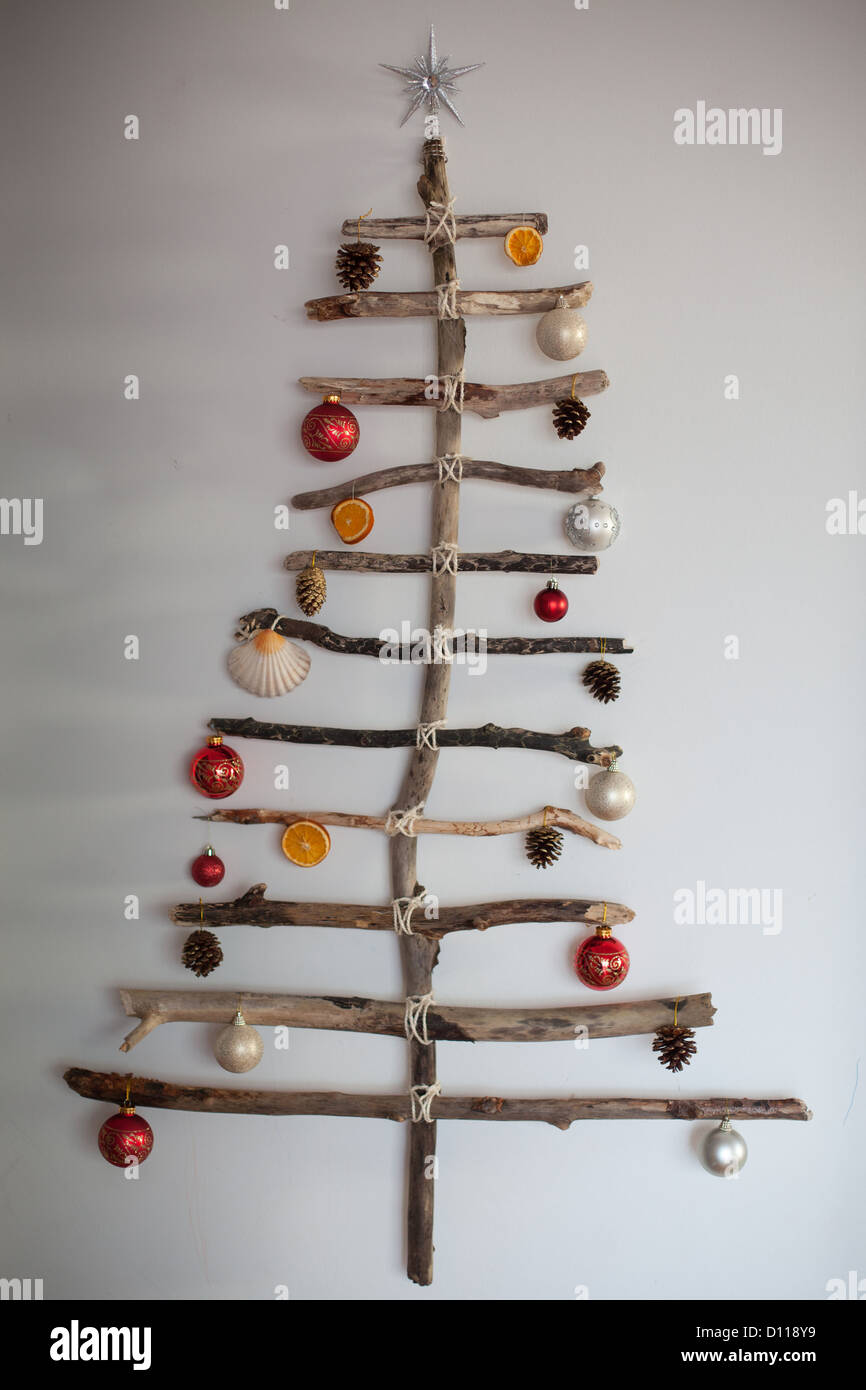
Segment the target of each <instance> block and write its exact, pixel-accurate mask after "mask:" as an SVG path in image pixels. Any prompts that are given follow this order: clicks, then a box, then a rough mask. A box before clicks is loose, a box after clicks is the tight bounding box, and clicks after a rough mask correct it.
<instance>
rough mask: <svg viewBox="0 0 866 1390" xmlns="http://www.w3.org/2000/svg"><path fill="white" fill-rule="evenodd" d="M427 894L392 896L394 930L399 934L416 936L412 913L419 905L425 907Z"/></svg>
mask: <svg viewBox="0 0 866 1390" xmlns="http://www.w3.org/2000/svg"><path fill="white" fill-rule="evenodd" d="M426 898H427V894H426V893H424V892H421V893H417V894H416V895H415V897H414V898H392V899H391V910H392V912H393V914H394V930H395V932H396V933H397V935H398V936H414V935H415V933H414V932H413V930H412V913H413V912H414V911H415V909H416V908H418V907H423V906H424V903H425V901H426Z"/></svg>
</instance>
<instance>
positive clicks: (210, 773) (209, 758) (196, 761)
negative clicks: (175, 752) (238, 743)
mask: <svg viewBox="0 0 866 1390" xmlns="http://www.w3.org/2000/svg"><path fill="white" fill-rule="evenodd" d="M189 775H190V780H191V781H192V784H193V786H194V787H195V789H196V791H199V792H201V794H202V796H209V797H211V798H212V799H213V800H214V801H219V800H220V798H221V797H224V796H231V794H232V792H236V791H237V789H238V787H239V786H240V784H241V782H242V781H243V780H244V765H243V763H242V762H241V759H240V756H239V755H238V754H237V753H236V752H235V750H234V749H233V748H228V747H227V746H226V745H225V744H224V743H223V741H222V739H221V738H220V737H219V735H215V736H214V737H213V738H209V739H208V741H207V743H206V744H205V746H204V748H200V749H199V750H198V752H197V753H196V755H195V757H194V758H193V760H192V763H191V764H190V769H189Z"/></svg>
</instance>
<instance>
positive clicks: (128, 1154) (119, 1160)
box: [99, 1104, 153, 1168]
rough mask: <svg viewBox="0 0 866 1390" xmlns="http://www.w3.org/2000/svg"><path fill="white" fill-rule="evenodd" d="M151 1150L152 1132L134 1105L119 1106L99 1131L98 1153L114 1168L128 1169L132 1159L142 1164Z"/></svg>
mask: <svg viewBox="0 0 866 1390" xmlns="http://www.w3.org/2000/svg"><path fill="white" fill-rule="evenodd" d="M152 1148H153V1130H152V1129H151V1127H150V1125H149V1124H148V1123H147V1120H145V1119H143V1118H142V1116H141V1115H136V1113H135V1106H134V1105H126V1104H124V1105H121V1107H120V1110H119V1111H118V1113H117V1114H116V1115H112V1116H111V1119H110V1120H106V1121H105V1124H104V1125H103V1126H102V1128H101V1129H100V1131H99V1152H100V1153H101V1154H102V1157H103V1158H104V1159H107V1160H108V1162H109V1163H113V1164H114V1167H115V1168H130V1167H132V1162H131V1160H133V1159H134V1160H135V1161H136V1162H137V1163H143V1162H144V1160H145V1159H146V1158H147V1157H148V1155H149V1153H150V1151H151V1149H152Z"/></svg>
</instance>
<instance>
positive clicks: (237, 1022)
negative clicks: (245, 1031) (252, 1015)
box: [232, 1009, 247, 1028]
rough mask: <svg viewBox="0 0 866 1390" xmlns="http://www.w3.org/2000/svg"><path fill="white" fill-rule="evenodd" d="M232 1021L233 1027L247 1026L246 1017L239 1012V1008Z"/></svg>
mask: <svg viewBox="0 0 866 1390" xmlns="http://www.w3.org/2000/svg"><path fill="white" fill-rule="evenodd" d="M232 1022H233V1024H234V1026H235V1028H246V1026H247V1021H246V1019H245V1018H244V1016H243V1014H242V1013H241V1011H240V1009H238V1011H237V1013H236V1014H235V1016H234V1018H233V1019H232Z"/></svg>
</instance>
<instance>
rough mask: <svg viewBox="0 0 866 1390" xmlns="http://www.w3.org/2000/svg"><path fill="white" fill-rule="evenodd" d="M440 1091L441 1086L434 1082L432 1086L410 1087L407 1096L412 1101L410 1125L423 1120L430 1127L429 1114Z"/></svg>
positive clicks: (431, 1118) (430, 1117)
mask: <svg viewBox="0 0 866 1390" xmlns="http://www.w3.org/2000/svg"><path fill="white" fill-rule="evenodd" d="M441 1090H442V1084H441V1082H439V1081H434V1082H433V1085H432V1086H410V1088H409V1096H410V1099H411V1101H412V1123H413V1125H416V1124H417V1123H418V1121H419V1120H424V1121H425V1123H426V1124H428V1125H432V1123H433V1116H432V1115H431V1113H430V1107H431V1106H432V1104H433V1102H434V1100H435V1099H436V1097H437V1096H438V1095H439V1094H440V1092H441Z"/></svg>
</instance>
